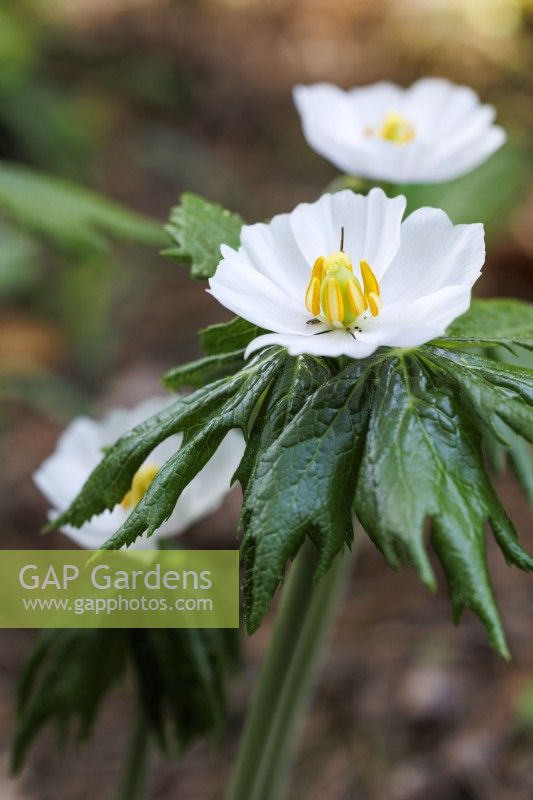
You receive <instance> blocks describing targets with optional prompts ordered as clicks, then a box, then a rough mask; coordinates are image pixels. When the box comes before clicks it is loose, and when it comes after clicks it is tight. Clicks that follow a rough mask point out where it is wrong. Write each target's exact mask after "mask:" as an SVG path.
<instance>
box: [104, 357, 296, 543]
mask: <svg viewBox="0 0 533 800" xmlns="http://www.w3.org/2000/svg"><path fill="white" fill-rule="evenodd" d="M284 360H285V355H284V354H283V353H280V352H279V351H277V350H275V349H272V348H270V350H269V351H268V352H267V354H266V355H265V354H262V355H261V356H260V357H258V358H256V359H253V360H252V361H250V364H249V365H247V366H246V367H245V368H243V369H242V370H241V371H240V372H238V373H237V374H236V375H234V376H231V377H230V378H227V379H225V381H226V387H225V388H226V391H225V393H224V395H221V396H219V397H217V403H216V405H215V406H213V405H212V402H211V400H210V398H209V396H208V397H207V398H204V397H203V398H202V400H201V405H199V406H197V408H196V412H197V415H198V416H197V419H196V421H195V423H194V425H193V426H191V427H190V428H189V430H188V431H187V433H186V437H185V441H184V443H183V445H182V447H181V448H180V449H179V450H178V451H177V453H176V454H175V455H174V456H172V457H171V458H170V459H169V460H168V461H167V462H166V463H165V464H164V465H163V466H162V467H161V469H160V470H159V472H158V473H157V475H156V477H155V478H154V480H153V482H152V484H151V485H150V488H149V489H148V491H147V492H146V494H145V495H144V497H143V499H142V500H141V501H140V502H139V503H138V504H137V505H136V506H135V508H134V509H133V511H132V512H131V514H130V515H129V517H128V519H127V520H126V522H125V523H124V524H123V525H122V527H121V528H119V530H118V531H117V532H116V533H115V534H114V536H113V537H112V538H111V539H109V540H108V541H107V542H106V543H105V544H104V546H103V548H104V549H111V550H117V549H119V548H120V547H124V546H128V545H130V544H132V542H134V541H135V540H136V539H137V538H138V537H139V536H142V535H143V533H145V532H146V533H147V535H148V536H151V535H152V534H153V533H154V531H155V530H157V528H159V527H160V525H162V524H163V522H164V521H165V520H166V519H168V517H169V516H170V515H171V513H172V511H173V510H174V507H175V505H176V503H177V502H178V499H179V497H180V495H181V493H182V491H183V490H184V489H185V487H186V486H187V485H188V484H189V483H190V482H191V481H192V479H193V478H194V477H195V475H197V474H198V472H199V471H200V470H201V469H202V467H204V466H205V464H206V463H207V462H208V461H209V459H210V458H211V456H212V455H213V454H214V453H215V451H216V450H217V449H218V447H219V445H220V444H221V442H222V441H223V439H224V437H225V436H226V434H227V433H228V432H229V431H230V430H232V429H233V428H239V429H240V430H242V432H243V433H244V434H245V436H246V435H248V432H249V429H250V425H251V422H252V420H253V418H254V415H255V414H256V413H257V407H258V405H259V404H260V403H261V401H262V400H263V398H264V395H265V393H266V392H267V391H268V387H269V385H270V383H271V382H272V380H273V378H274V376H275V375H276V373H277V372H278V371H279V370H280V368H281V366H282V364H283V362H284ZM219 383H220V382H219ZM213 386H215V387H217V384H216V383H215V384H213ZM200 391H201V390H200ZM192 397H193V398H194V395H192ZM202 406H207V407H208V408H209V411H208V412H204V411H203V407H202Z"/></svg>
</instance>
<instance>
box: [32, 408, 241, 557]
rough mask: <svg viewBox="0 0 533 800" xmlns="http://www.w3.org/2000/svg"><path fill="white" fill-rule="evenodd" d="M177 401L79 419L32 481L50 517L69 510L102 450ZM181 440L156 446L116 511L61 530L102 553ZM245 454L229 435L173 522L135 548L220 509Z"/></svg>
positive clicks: (184, 498) (182, 501) (173, 438)
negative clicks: (43, 497) (95, 418)
mask: <svg viewBox="0 0 533 800" xmlns="http://www.w3.org/2000/svg"><path fill="white" fill-rule="evenodd" d="M171 402H173V398H169V397H165V398H160V397H156V398H152V399H150V400H146V401H144V402H143V403H141V404H140V405H138V406H136V407H135V408H133V409H115V410H114V411H111V412H110V413H108V414H107V415H106V416H105V417H104V418H103V419H102V420H101V421H99V422H96V421H94V420H92V419H89V418H88V417H78V418H77V419H75V420H74V421H73V422H72V423H71V424H70V425H69V427H68V428H67V429H66V430H65V431H64V433H63V434H62V436H61V437H60V439H59V441H58V443H57V448H56V450H55V452H54V453H53V454H52V455H51V456H49V458H47V459H46V461H45V462H44V463H43V464H42V465H41V466H40V467H39V469H38V470H37V471H36V472H35V473H34V476H33V478H34V481H35V483H36V484H37V486H38V487H39V489H40V490H41V492H42V493H43V494H44V495H45V497H46V498H47V499H48V500H49V501H50V503H51V504H52V510H51V511H50V513H49V517H50V518H51V519H53V518H54V517H55V516H57V514H59V513H61V512H62V511H65V509H66V508H68V506H69V505H70V503H71V502H72V500H74V498H75V497H76V495H77V494H78V492H79V491H80V489H81V487H82V486H83V484H84V483H85V481H86V480H87V478H88V477H89V475H90V473H91V472H92V471H93V469H94V468H95V467H96V465H97V464H98V463H99V461H101V459H102V457H103V453H102V448H103V447H105V446H107V445H111V444H113V443H114V442H115V441H116V440H117V439H118V438H119V437H120V436H121V435H122V434H123V433H126V431H128V430H130V429H131V428H133V427H134V426H135V425H138V424H139V423H140V422H143V421H144V420H145V419H147V418H148V417H150V416H151V415H152V414H156V413H157V412H158V411H161V409H163V408H165V407H166V406H167V405H169V404H170V403H171ZM181 440H182V437H181V435H178V436H171V437H170V438H169V439H166V440H165V441H164V442H162V443H161V444H160V445H158V447H156V448H155V449H154V450H153V452H152V453H151V454H150V456H149V457H148V458H147V459H146V461H145V463H144V464H143V466H141V468H140V469H139V470H138V471H137V473H136V475H135V477H134V479H133V483H132V488H131V490H130V492H128V493H127V495H126V496H125V497H124V500H123V501H122V503H120V504H119V505H117V506H115V508H114V509H113V510H112V511H105V512H104V513H103V514H99V515H98V516H96V517H93V518H92V519H91V520H90V521H89V522H87V523H86V524H85V525H83V526H82V527H81V528H79V529H77V528H73V527H70V526H65V527H64V528H62V531H63V533H66V534H67V536H69V537H70V538H71V539H73V541H75V542H76V543H77V544H79V545H80V546H81V547H87V548H90V549H97V548H99V547H100V546H101V545H102V544H103V543H104V542H105V541H106V540H107V539H109V538H110V537H111V536H112V535H113V534H114V533H115V532H116V531H117V530H118V528H119V527H120V526H121V525H122V523H123V522H125V521H126V519H127V517H128V515H129V514H130V512H131V509H132V508H133V506H134V505H135V504H136V502H138V501H139V500H140V499H141V497H142V496H143V494H144V493H145V492H146V490H147V489H148V487H149V485H150V483H151V482H152V480H153V478H154V477H155V474H156V473H157V469H158V468H159V467H161V466H162V465H163V464H164V463H165V461H167V459H168V458H170V456H172V455H173V454H174V453H175V452H176V450H178V448H179V447H180V445H181ZM243 452H244V440H243V437H242V435H241V433H240V432H239V431H236V430H235V431H230V432H229V433H228V434H227V436H226V437H225V439H224V441H223V442H222V444H221V445H220V447H219V448H218V450H217V451H216V453H215V454H214V455H213V457H212V458H211V460H210V461H208V463H207V464H206V465H205V467H204V468H203V469H202V470H201V471H200V472H199V473H198V475H197V476H196V477H195V478H194V480H193V481H191V483H190V484H189V485H188V486H187V488H186V489H185V490H184V492H183V493H182V495H181V497H180V499H179V500H178V503H177V505H176V508H175V509H174V511H173V513H172V514H171V516H170V517H169V519H168V520H167V521H166V522H165V523H164V524H163V525H162V526H161V527H160V528H159V529H158V531H157V532H156V533H155V534H154V535H153V536H151V537H150V538H148V537H146V536H143V537H142V538H140V539H137V541H136V542H135V543H134V544H133V545H132V547H135V548H142V549H151V548H154V547H156V546H157V543H156V539H157V537H168V536H172V535H173V534H176V533H179V532H180V531H183V530H184V529H185V528H187V527H189V525H191V524H192V523H194V522H196V521H197V520H199V519H200V518H201V517H204V516H206V515H207V514H210V513H211V512H213V511H216V509H217V508H218V507H219V506H220V504H221V502H222V500H223V498H224V496H225V494H226V493H227V492H228V491H229V488H230V480H231V476H232V475H233V472H234V471H235V469H236V468H237V466H238V464H239V461H240V459H241V457H242V454H243Z"/></svg>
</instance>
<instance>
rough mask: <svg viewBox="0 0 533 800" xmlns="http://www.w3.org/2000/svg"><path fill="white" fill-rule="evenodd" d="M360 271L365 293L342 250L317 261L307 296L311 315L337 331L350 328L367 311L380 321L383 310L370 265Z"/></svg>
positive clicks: (364, 263) (362, 267)
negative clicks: (320, 318) (319, 318)
mask: <svg viewBox="0 0 533 800" xmlns="http://www.w3.org/2000/svg"><path fill="white" fill-rule="evenodd" d="M360 268H361V277H362V279H363V289H361V284H360V282H359V281H358V280H357V278H356V277H355V275H354V274H353V265H352V261H351V259H350V257H349V256H348V255H346V253H345V252H344V251H343V250H339V251H338V252H336V253H330V255H329V256H325V257H324V256H320V257H319V258H317V260H316V261H315V264H314V266H313V271H312V273H311V280H310V281H309V286H308V287H307V291H306V293H305V307H306V308H307V310H308V311H309V313H310V314H313V316H315V317H318V316H320V315H321V316H322V317H323V318H324V319H325V320H326V321H327V322H329V323H330V325H333V327H334V328H350V327H351V326H352V325H353V324H354V323H355V322H356V320H357V319H358V318H359V317H360V316H361V315H362V314H363V313H364V312H365V311H366V310H367V309H369V311H370V313H371V314H372V316H373V317H377V315H378V314H379V312H380V311H381V309H382V307H383V302H382V300H381V294H380V289H379V283H378V281H377V278H376V276H375V275H374V272H373V270H372V268H371V266H370V264H369V263H368V262H367V261H361V262H360Z"/></svg>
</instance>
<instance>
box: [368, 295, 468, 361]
mask: <svg viewBox="0 0 533 800" xmlns="http://www.w3.org/2000/svg"><path fill="white" fill-rule="evenodd" d="M470 300H471V289H470V287H468V286H465V285H455V286H444V287H443V288H441V289H439V290H438V291H436V292H433V293H431V294H429V295H426V296H424V297H420V298H419V299H418V300H415V301H413V302H412V303H408V304H402V303H396V304H394V305H392V306H385V307H384V308H383V311H382V312H381V313H380V315H379V317H374V318H372V317H371V318H368V319H366V320H365V321H364V322H363V323H362V327H363V330H362V332H361V333H360V334H358V338H360V339H361V341H362V342H363V343H374V344H376V346H380V347H381V346H388V347H418V346H419V345H421V344H425V343H426V342H429V341H431V340H432V339H435V338H436V337H438V336H442V334H443V333H444V331H445V330H446V328H447V327H448V325H449V324H450V323H451V322H453V320H454V319H456V318H457V317H459V316H461V314H464V312H465V311H467V310H468V308H469V306H470Z"/></svg>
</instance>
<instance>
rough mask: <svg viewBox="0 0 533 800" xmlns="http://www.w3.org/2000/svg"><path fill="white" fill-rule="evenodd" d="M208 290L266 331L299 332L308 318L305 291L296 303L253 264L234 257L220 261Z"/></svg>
mask: <svg viewBox="0 0 533 800" xmlns="http://www.w3.org/2000/svg"><path fill="white" fill-rule="evenodd" d="M308 275H309V273H308ZM207 291H208V293H209V294H212V295H213V297H215V298H216V299H217V300H218V301H219V303H222V305H223V306H226V308H229V310H230V311H233V313H234V314H238V316H240V317H243V318H244V319H246V320H248V322H253V323H254V325H258V326H259V327H261V328H267V330H268V329H272V328H274V329H276V330H278V331H284V332H287V333H298V332H300V331H304V330H305V326H306V324H307V321H308V320H309V313H308V311H307V310H306V308H305V304H304V292H302V296H301V299H300V302H299V303H297V302H296V300H295V299H293V298H292V296H291V295H290V294H289V293H288V292H283V290H282V289H281V288H280V287H278V286H277V285H276V284H275V283H273V282H272V281H271V280H269V279H268V278H266V277H265V276H264V275H263V274H262V273H261V272H259V271H258V270H257V269H255V267H254V266H253V265H250V264H247V263H243V262H241V261H238V260H237V259H235V260H229V259H226V258H225V259H223V260H222V261H221V262H220V264H219V265H218V267H217V271H216V272H215V274H214V276H213V277H212V278H210V280H209V289H208V290H207ZM304 291H305V290H304Z"/></svg>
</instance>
